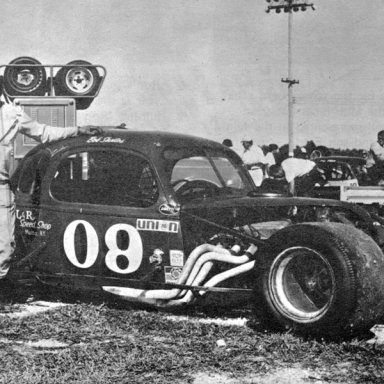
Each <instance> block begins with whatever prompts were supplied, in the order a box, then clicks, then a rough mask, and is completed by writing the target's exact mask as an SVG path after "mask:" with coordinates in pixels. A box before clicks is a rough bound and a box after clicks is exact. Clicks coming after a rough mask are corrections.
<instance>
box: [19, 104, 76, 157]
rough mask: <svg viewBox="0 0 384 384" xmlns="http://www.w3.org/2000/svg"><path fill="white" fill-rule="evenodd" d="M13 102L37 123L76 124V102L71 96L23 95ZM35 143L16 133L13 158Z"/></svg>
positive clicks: (54, 125)
mask: <svg viewBox="0 0 384 384" xmlns="http://www.w3.org/2000/svg"><path fill="white" fill-rule="evenodd" d="M15 104H16V105H20V106H21V107H22V108H23V110H24V111H25V113H26V114H27V115H28V116H30V117H31V118H32V119H33V120H36V121H38V122H39V123H42V124H47V125H51V126H53V127H73V126H75V125H76V103H75V100H74V99H72V98H58V97H25V98H17V99H15ZM58 129H60V128H58ZM37 144H38V143H37V142H36V141H35V140H33V139H31V138H29V137H27V136H25V135H17V137H16V140H15V143H14V148H13V150H14V159H21V158H22V157H24V155H25V154H26V153H27V152H29V151H30V150H31V149H32V148H33V147H34V146H36V145H37Z"/></svg>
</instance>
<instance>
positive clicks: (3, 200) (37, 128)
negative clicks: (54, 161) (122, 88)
mask: <svg viewBox="0 0 384 384" xmlns="http://www.w3.org/2000/svg"><path fill="white" fill-rule="evenodd" d="M5 108H6V109H7V114H8V116H7V117H8V119H7V120H8V121H9V119H10V118H11V121H12V120H13V123H12V124H11V126H10V128H9V129H8V130H7V131H6V132H5V129H4V128H8V127H4V126H3V127H2V132H5V134H4V135H3V137H2V138H0V280H1V279H4V277H5V276H6V274H7V272H8V270H9V266H10V261H11V257H12V254H13V251H14V248H15V242H14V228H15V209H14V202H13V194H12V192H11V190H10V181H9V178H10V175H9V169H10V154H11V151H12V142H13V140H14V138H15V137H16V135H17V133H19V132H21V133H23V134H24V135H27V136H29V137H32V138H33V139H35V140H37V141H39V142H41V143H46V142H49V141H55V140H59V139H64V138H67V137H72V136H77V135H79V134H84V135H94V134H97V133H100V129H99V128H97V127H95V126H84V127H66V128H61V127H60V128H58V127H51V126H49V125H46V124H40V123H38V122H37V121H34V120H32V119H31V118H30V117H29V116H28V115H27V114H25V113H24V112H23V110H22V109H21V108H20V107H13V106H10V105H7V106H6V107H5ZM0 112H1V113H2V112H3V111H2V110H1V111H0ZM1 122H2V123H3V119H1ZM5 124H6V122H4V125H5Z"/></svg>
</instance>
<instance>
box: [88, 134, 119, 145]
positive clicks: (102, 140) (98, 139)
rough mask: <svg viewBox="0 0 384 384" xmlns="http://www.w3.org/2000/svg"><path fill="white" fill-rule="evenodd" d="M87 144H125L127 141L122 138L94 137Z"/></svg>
mask: <svg viewBox="0 0 384 384" xmlns="http://www.w3.org/2000/svg"><path fill="white" fill-rule="evenodd" d="M87 143H117V144H123V143H125V139H121V138H120V137H110V136H105V137H104V136H92V137H90V138H89V139H88V140H87Z"/></svg>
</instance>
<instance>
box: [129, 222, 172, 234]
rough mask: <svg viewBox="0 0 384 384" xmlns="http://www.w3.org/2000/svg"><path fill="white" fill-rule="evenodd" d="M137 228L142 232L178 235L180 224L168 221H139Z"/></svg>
mask: <svg viewBox="0 0 384 384" xmlns="http://www.w3.org/2000/svg"><path fill="white" fill-rule="evenodd" d="M136 228H137V229H138V230H141V231H158V232H171V233H177V232H178V231H179V223H178V222H177V221H168V220H149V219H137V221H136Z"/></svg>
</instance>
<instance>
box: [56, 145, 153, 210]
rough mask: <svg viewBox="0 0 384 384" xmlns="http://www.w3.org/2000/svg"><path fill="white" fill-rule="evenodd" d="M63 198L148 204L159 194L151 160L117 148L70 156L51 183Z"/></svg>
mask: <svg viewBox="0 0 384 384" xmlns="http://www.w3.org/2000/svg"><path fill="white" fill-rule="evenodd" d="M51 193H52V196H53V197H54V198H55V199H57V200H61V201H68V202H73V203H88V204H100V205H118V206H126V207H148V206H150V205H152V204H154V203H155V202H156V201H157V199H158V196H159V190H158V184H157V181H156V178H155V175H154V172H153V170H152V168H151V167H150V165H149V163H148V162H147V161H146V160H145V159H143V158H141V157H139V156H137V155H133V154H129V153H126V152H124V151H116V150H110V149H108V150H92V151H89V152H81V153H76V154H72V155H69V156H67V157H66V158H64V159H62V161H61V162H60V164H59V166H58V168H57V171H56V174H55V177H54V178H53V180H52V183H51Z"/></svg>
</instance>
